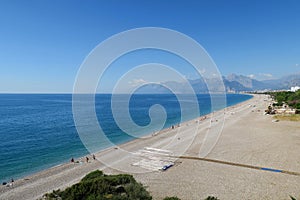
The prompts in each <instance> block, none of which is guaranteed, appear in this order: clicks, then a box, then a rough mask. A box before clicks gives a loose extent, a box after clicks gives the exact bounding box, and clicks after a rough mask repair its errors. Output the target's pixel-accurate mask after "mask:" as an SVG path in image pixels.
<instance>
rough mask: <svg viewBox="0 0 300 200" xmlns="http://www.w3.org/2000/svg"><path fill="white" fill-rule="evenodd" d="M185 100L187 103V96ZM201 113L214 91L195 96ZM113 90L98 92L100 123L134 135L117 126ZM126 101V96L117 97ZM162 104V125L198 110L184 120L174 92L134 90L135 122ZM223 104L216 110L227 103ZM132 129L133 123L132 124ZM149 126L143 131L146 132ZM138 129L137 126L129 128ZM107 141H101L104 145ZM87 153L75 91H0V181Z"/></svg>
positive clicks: (235, 97)
mask: <svg viewBox="0 0 300 200" xmlns="http://www.w3.org/2000/svg"><path fill="white" fill-rule="evenodd" d="M250 98H251V96H249V95H240V94H228V95H227V97H226V99H227V105H226V106H231V105H234V104H237V103H240V102H242V101H245V100H247V99H250ZM183 99H184V102H183V103H184V104H187V105H188V104H189V100H190V97H189V96H188V95H186V96H185V97H184V98H183ZM197 99H198V104H199V108H200V114H201V115H205V114H208V113H210V112H212V109H211V101H210V96H209V95H207V94H202V95H198V96H197ZM110 100H111V95H108V94H107V95H106V94H99V95H96V111H97V117H98V120H99V123H100V125H101V127H102V129H103V131H104V132H105V134H106V136H107V137H108V138H110V140H111V141H112V142H113V143H116V144H120V143H124V142H126V141H129V140H132V139H133V138H134V137H133V136H129V135H127V134H126V133H124V132H123V131H121V130H120V128H119V127H118V126H117V124H116V123H115V121H114V118H113V116H112V111H111V103H110V102H111V101H110ZM119 100H120V101H122V100H123V99H122V95H120V96H119ZM154 104H160V105H162V106H163V107H164V108H165V111H166V114H167V121H166V122H165V124H164V127H170V126H171V125H172V124H177V123H180V122H181V120H183V121H185V120H189V119H192V118H195V117H197V116H198V115H197V114H196V112H194V111H193V110H190V111H188V113H189V115H188V116H185V117H184V118H183V119H181V109H180V105H179V102H178V101H177V99H176V96H174V95H172V94H156V95H154V94H143V95H142V94H139V95H138V94H136V95H133V96H132V97H131V100H130V103H129V108H130V114H131V117H132V119H133V120H134V121H135V123H136V124H138V125H140V126H145V125H147V124H149V123H150V117H149V113H148V112H149V108H150V107H151V106H152V105H154ZM223 107H224V106H223V105H220V106H219V107H218V108H217V109H221V108H223ZM128 130H130V127H128ZM154 130H155V127H153V130H147V131H146V132H144V133H141V134H147V133H150V132H151V131H154ZM131 131H133V132H134V130H131ZM105 147H106V146H102V147H101V146H100V147H98V149H99V150H100V149H103V148H105ZM86 154H88V151H87V150H86V149H85V147H84V145H83V144H82V142H81V140H80V138H79V136H78V134H77V131H76V128H75V125H74V121H73V115H72V95H71V94H0V159H1V162H0V181H1V182H2V181H8V180H10V178H21V177H24V176H25V175H29V174H32V173H34V172H37V171H40V170H43V169H46V168H49V167H52V166H55V165H58V164H61V163H64V162H69V160H70V158H71V157H74V158H77V157H81V156H83V155H86Z"/></svg>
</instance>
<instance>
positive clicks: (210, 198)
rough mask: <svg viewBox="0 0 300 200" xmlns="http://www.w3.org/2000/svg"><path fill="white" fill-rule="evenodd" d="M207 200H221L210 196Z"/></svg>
mask: <svg viewBox="0 0 300 200" xmlns="http://www.w3.org/2000/svg"><path fill="white" fill-rule="evenodd" d="M205 200H219V199H218V198H217V197H213V196H208V197H207V198H206V199H205Z"/></svg>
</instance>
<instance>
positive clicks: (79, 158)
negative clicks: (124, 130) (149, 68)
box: [0, 94, 254, 192]
mask: <svg viewBox="0 0 300 200" xmlns="http://www.w3.org/2000/svg"><path fill="white" fill-rule="evenodd" d="M243 95H248V96H251V97H250V99H247V100H245V101H243V102H239V103H236V104H234V105H231V106H228V107H225V108H222V109H220V110H216V111H212V112H210V113H207V114H204V115H200V116H198V117H196V118H192V119H189V120H187V121H182V122H180V123H178V124H181V125H185V124H186V123H190V122H193V121H195V120H198V121H199V120H200V118H203V117H205V119H207V118H210V116H211V115H213V113H215V112H221V111H222V110H226V109H230V108H231V107H233V108H234V107H235V106H238V105H240V104H243V103H245V102H247V101H249V100H251V99H253V97H254V95H252V94H243ZM178 124H176V125H174V126H175V128H177V126H178ZM171 128H172V126H169V127H166V128H164V129H162V130H160V131H155V132H149V133H146V134H145V135H142V136H140V137H139V138H135V139H132V140H129V141H124V142H121V143H119V144H116V145H114V146H111V147H107V148H104V149H102V150H99V151H97V152H94V153H91V154H85V155H83V156H81V157H74V159H75V161H79V162H80V161H81V160H82V162H84V160H85V157H86V156H89V157H90V158H91V157H92V154H99V153H101V152H105V151H108V150H111V149H114V148H115V146H123V145H126V144H127V143H133V142H135V141H138V140H140V139H147V138H149V137H153V136H155V135H158V134H163V133H164V132H167V131H169V130H170V129H171ZM70 160H71V157H70ZM66 164H69V161H64V162H61V163H59V164H55V165H53V166H51V167H46V168H42V169H40V170H39V169H37V170H36V171H35V172H32V173H28V174H25V175H21V176H20V177H18V178H16V179H15V177H12V178H14V181H15V182H16V181H18V180H22V179H29V177H31V176H34V175H36V174H39V173H42V172H43V171H47V170H52V169H53V168H57V167H60V166H62V165H66ZM5 182H6V181H5ZM7 183H9V182H7ZM0 192H1V190H0Z"/></svg>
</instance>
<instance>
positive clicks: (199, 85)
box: [141, 73, 300, 93]
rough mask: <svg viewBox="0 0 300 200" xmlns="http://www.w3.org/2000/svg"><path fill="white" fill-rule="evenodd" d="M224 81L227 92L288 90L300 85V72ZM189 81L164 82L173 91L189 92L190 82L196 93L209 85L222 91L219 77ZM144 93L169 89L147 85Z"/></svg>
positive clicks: (228, 77)
mask: <svg viewBox="0 0 300 200" xmlns="http://www.w3.org/2000/svg"><path fill="white" fill-rule="evenodd" d="M222 79H223V83H224V86H225V89H226V91H227V92H242V91H261V90H288V89H290V88H291V87H293V86H300V73H295V74H293V75H288V76H283V77H282V78H279V79H272V80H264V81H258V80H256V79H253V78H250V77H248V76H244V75H236V74H230V75H228V76H227V77H225V76H223V77H222ZM188 82H189V83H180V82H175V81H170V82H164V83H162V84H163V85H165V86H166V87H169V88H172V90H173V91H172V92H173V93H189V92H188V91H190V90H188V88H189V86H188V84H190V85H191V86H192V88H193V89H194V91H195V93H208V92H209V90H208V88H207V85H209V86H210V91H213V92H218V91H222V90H220V88H218V86H219V85H220V84H219V82H220V80H219V79H214V78H211V79H203V78H200V79H196V80H188ZM141 92H142V93H166V92H168V90H167V89H166V88H165V87H163V86H162V85H160V84H154V85H146V86H144V87H143V88H142V90H141Z"/></svg>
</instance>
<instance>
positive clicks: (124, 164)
mask: <svg viewBox="0 0 300 200" xmlns="http://www.w3.org/2000/svg"><path fill="white" fill-rule="evenodd" d="M265 98H266V96H265V95H253V97H252V98H251V99H248V100H246V101H244V102H240V103H238V104H235V105H233V106H230V107H226V108H224V109H221V110H218V111H216V112H214V113H210V114H208V115H207V119H206V120H203V121H201V122H200V124H199V123H196V121H198V120H199V119H200V118H201V117H204V116H200V117H197V118H196V119H192V120H189V121H186V122H184V123H181V126H180V128H176V129H175V130H172V129H170V128H167V129H163V130H162V131H160V132H159V133H158V134H155V135H151V134H150V136H149V135H148V136H147V137H146V138H139V139H135V140H132V141H129V142H127V143H124V144H122V145H120V148H117V149H116V148H115V147H110V148H107V149H105V150H101V151H100V152H97V153H95V155H96V157H97V159H98V158H101V161H102V162H103V161H104V163H105V162H108V163H106V164H103V163H101V162H100V161H98V160H95V161H94V160H92V159H90V162H89V163H82V164H74V163H65V164H62V165H59V166H54V167H52V168H50V169H47V170H43V171H41V172H39V173H36V174H33V175H31V176H27V177H25V178H27V180H25V178H24V179H20V180H16V181H15V183H14V187H12V188H7V187H5V186H2V187H1V189H0V198H1V199H18V197H22V199H36V198H39V197H41V195H43V194H45V193H46V192H51V191H52V190H54V189H55V190H56V189H58V188H60V189H64V188H66V187H68V186H71V185H72V184H75V183H77V182H79V181H80V180H81V178H83V177H84V176H85V175H86V174H87V173H88V172H90V171H93V170H96V169H99V170H102V171H104V173H107V174H118V173H128V172H129V174H132V175H134V177H135V178H136V180H137V181H139V182H141V183H142V184H144V185H145V186H147V187H148V188H149V191H150V193H151V195H153V198H154V199H162V197H163V196H176V195H177V196H178V197H180V198H181V199H182V200H184V199H199V196H198V197H196V196H193V197H191V198H188V197H187V196H184V195H188V194H190V193H191V192H193V191H201V192H202V193H203V198H206V197H207V196H208V195H212V194H216V195H217V196H218V198H220V199H229V198H227V197H231V199H232V198H233V199H234V197H233V196H232V194H231V196H230V194H229V193H228V194H223V196H222V193H220V191H222V190H220V191H219V190H217V191H215V190H214V188H219V189H220V187H223V186H220V185H218V181H217V182H216V180H215V179H216V178H217V180H218V179H220V174H223V171H224V168H225V171H227V172H228V174H229V175H230V177H236V178H235V179H236V180H239V178H238V179H237V177H238V176H239V175H238V174H239V173H237V171H241V172H240V173H241V174H244V175H243V176H247V174H248V171H247V170H246V169H239V168H236V167H234V166H222V165H221V164H218V163H206V162H205V161H201V162H200V161H196V160H188V159H180V158H179V159H177V160H175V165H174V167H172V168H170V169H168V170H167V171H166V172H160V171H157V170H154V171H151V170H148V172H145V169H143V168H141V167H140V166H136V165H133V164H134V163H137V161H139V160H138V159H140V158H141V157H142V156H143V159H144V158H145V155H142V156H141V157H139V156H136V155H135V152H137V153H141V152H142V151H143V150H144V148H145V147H154V148H158V149H161V147H165V146H166V145H165V144H166V143H167V144H168V142H169V141H171V140H172V139H174V138H175V139H176V140H173V141H174V142H175V143H174V145H173V144H172V145H169V146H168V150H170V151H172V152H174V155H176V152H177V150H178V149H180V147H181V146H182V145H184V144H185V143H187V142H188V139H189V138H187V139H185V138H184V137H183V135H189V134H190V133H191V131H194V130H197V135H196V137H195V139H193V140H191V141H192V143H191V145H190V146H189V149H188V150H187V151H185V153H184V156H193V157H195V156H198V154H197V153H198V152H199V146H201V143H202V140H203V137H204V136H203V135H204V133H206V131H207V130H208V129H209V128H210V127H214V126H215V127H217V126H218V124H220V125H222V124H221V123H219V122H220V121H219V122H218V120H216V121H213V122H211V120H210V119H211V117H212V116H213V118H214V120H215V119H219V118H220V117H222V116H224V117H225V121H226V123H225V126H224V128H223V133H222V135H221V137H220V139H219V141H218V142H217V144H216V146H215V147H214V149H213V150H212V151H211V152H210V153H209V154H208V156H207V157H208V158H209V159H214V160H223V161H228V162H234V163H241V164H245V165H257V166H262V167H270V168H275V169H283V170H289V171H296V172H299V170H297V169H298V167H297V162H300V160H299V161H298V160H297V159H296V160H295V161H286V162H284V161H282V159H283V158H285V157H284V156H283V157H279V155H277V154H280V153H284V152H285V148H288V147H289V145H291V144H290V143H289V142H295V139H294V140H290V139H288V141H285V140H286V138H285V137H284V138H281V136H280V134H281V132H283V130H284V129H283V128H284V127H285V126H287V125H288V126H292V127H294V126H296V128H299V125H297V124H291V123H288V122H282V123H273V122H271V121H272V119H270V118H269V116H266V115H263V111H264V110H263V108H265V107H266V105H267V104H268V101H265V100H264V99H265ZM249 119H251V121H249ZM281 124H282V127H283V128H282V127H280V126H279V125H281ZM198 125H199V127H198ZM255 126H257V127H255ZM259 126H261V127H264V128H261V129H257V130H256V128H258V127H259ZM265 126H267V127H265ZM274 126H276V127H275V128H276V129H279V128H280V129H279V131H278V132H276V129H274V128H273V127H274ZM278 126H279V127H278ZM247 127H248V128H247ZM244 128H246V129H245V130H244ZM265 128H268V129H269V128H270V129H272V131H270V133H269V132H264V129H265ZM177 129H178V130H180V131H177ZM251 129H253V130H251ZM294 129H295V128H293V129H291V130H294ZM240 130H243V131H242V132H241V131H240ZM289 130H290V129H289ZM297 130H298V129H295V131H296V132H297ZM176 131H177V132H176ZM246 132H247V135H244V133H246ZM274 132H276V134H277V136H276V137H274V138H272V140H274V141H273V142H272V141H271V142H267V143H266V141H268V137H267V135H270V134H273V133H274ZM174 133H177V134H175V135H174ZM295 134H296V133H294V132H291V133H289V135H287V136H289V137H294V136H295ZM278 135H279V136H280V137H279V136H278ZM177 137H180V138H181V139H180V140H177ZM289 137H287V138H289ZM278 138H279V139H280V140H279V139H278ZM265 140H266V141H265ZM277 140H278V141H277ZM252 141H255V142H254V143H253V144H252ZM282 141H285V142H286V143H287V145H286V146H287V147H284V149H280V148H279V152H280V153H278V152H277V151H276V152H277V154H273V153H272V152H273V151H274V150H273V149H275V150H276V149H277V148H278V147H277V146H278V144H280V143H281V142H282ZM176 142H177V143H176ZM241 142H243V145H240V144H241ZM273 143H274V144H275V145H277V146H276V148H275V147H273V146H270V145H272V144H273ZM249 145H250V146H249ZM266 146H267V147H270V148H271V150H272V151H271V152H270V153H272V155H273V156H271V157H270V158H268V157H267V158H268V159H269V160H270V161H269V162H266V161H268V159H266V158H265V156H268V154H270V153H268V150H263V149H264V148H265V147H266ZM281 146H282V145H281ZM279 147H280V145H279ZM288 150H289V149H288ZM125 151H128V152H134V153H133V154H132V153H131V154H130V155H128V154H126V152H125ZM252 151H255V152H258V155H259V156H256V155H255V154H252V153H251V152H252ZM249 152H250V153H249ZM260 152H262V153H263V154H262V153H260ZM264 152H267V153H264ZM287 153H290V154H293V155H294V157H293V158H295V156H296V154H295V153H293V152H287ZM265 154H266V155H265ZM273 157H274V158H275V159H273ZM112 160H115V161H116V162H111V161H112ZM107 164H108V165H107ZM191 167H192V168H191ZM219 167H222V168H223V170H220V169H218V168H219ZM195 169H197V170H196V171H195ZM203 170H204V171H203ZM215 170H217V171H215ZM228 170H229V171H228ZM232 170H233V171H232ZM205 171H206V172H205ZM212 172H213V173H212ZM249 172H250V174H249V176H250V177H248V178H247V180H248V179H249V180H252V181H254V182H257V181H256V180H253V178H252V175H251V174H254V175H255V174H258V175H259V177H260V176H262V174H260V173H262V172H260V171H257V172H252V171H251V170H250V171H249ZM191 173H192V174H191ZM199 173H200V174H199ZM203 173H204V174H203ZM245 173H246V174H245ZM265 173H266V175H268V173H267V172H264V174H263V176H265ZM269 173H272V172H269ZM228 174H227V173H226V174H223V175H222V176H221V177H223V176H224V177H225V178H224V177H223V178H221V179H220V180H227V182H228V181H229V182H228V183H229V184H227V185H228V186H231V185H232V184H236V183H237V184H238V185H235V186H234V187H232V188H236V189H243V188H241V186H240V184H241V183H239V181H238V182H236V181H233V180H230V179H228V178H229V177H228ZM178 176H180V177H181V179H182V180H181V182H182V184H183V183H185V184H188V185H189V187H187V188H186V187H184V186H183V185H182V184H181V183H178V182H177V181H176V179H177V178H178ZM270 176H271V177H273V176H279V177H280V176H283V175H276V174H274V173H273V174H270ZM286 176H289V175H285V176H284V178H286ZM254 177H255V176H254ZM288 178H290V179H291V181H292V182H293V181H295V180H296V183H295V184H294V187H296V186H299V185H300V177H293V178H291V177H288ZM194 179H195V180H194ZM196 179H197V182H203V181H204V182H205V183H206V184H205V185H207V187H205V185H201V184H200V185H199V184H192V185H190V183H189V182H190V181H191V180H194V181H196ZM211 179H212V180H214V181H211ZM158 180H159V181H158ZM186 181H188V182H186ZM245 181H246V180H245ZM211 182H212V183H211ZM258 182H259V181H258ZM281 182H282V181H281ZM172 183H174V184H175V183H177V184H175V185H174V184H172ZM293 183H294V182H293ZM297 183H299V184H297ZM215 184H217V186H214V185H215ZM248 185H251V184H250V183H248ZM248 185H246V186H245V185H244V187H248ZM264 185H267V186H269V182H268V184H265V183H264ZM200 186H201V189H199V188H197V187H200ZM170 187H171V188H170ZM264 187H265V186H262V188H264ZM285 187H286V186H285ZM294 187H291V186H289V187H288V188H290V189H291V191H294V192H295V191H296V190H295V188H294ZM298 188H299V187H298ZM227 189H228V188H227ZM264 189H266V188H264ZM213 191H215V192H213ZM218 191H219V192H218ZM279 191H280V190H279ZM299 192H300V191H299ZM258 194H259V195H261V193H259V192H258ZM195 195H196V194H195ZM205 195H206V196H205ZM248 195H249V193H248ZM251 195H252V194H251ZM269 195H271V196H272V194H269ZM290 195H294V193H293V192H291V193H290ZM273 197H274V195H273ZM247 198H248V199H249V198H250V197H249V196H247ZM250 199H259V198H250ZM266 199H272V198H266ZM283 199H284V198H283Z"/></svg>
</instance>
